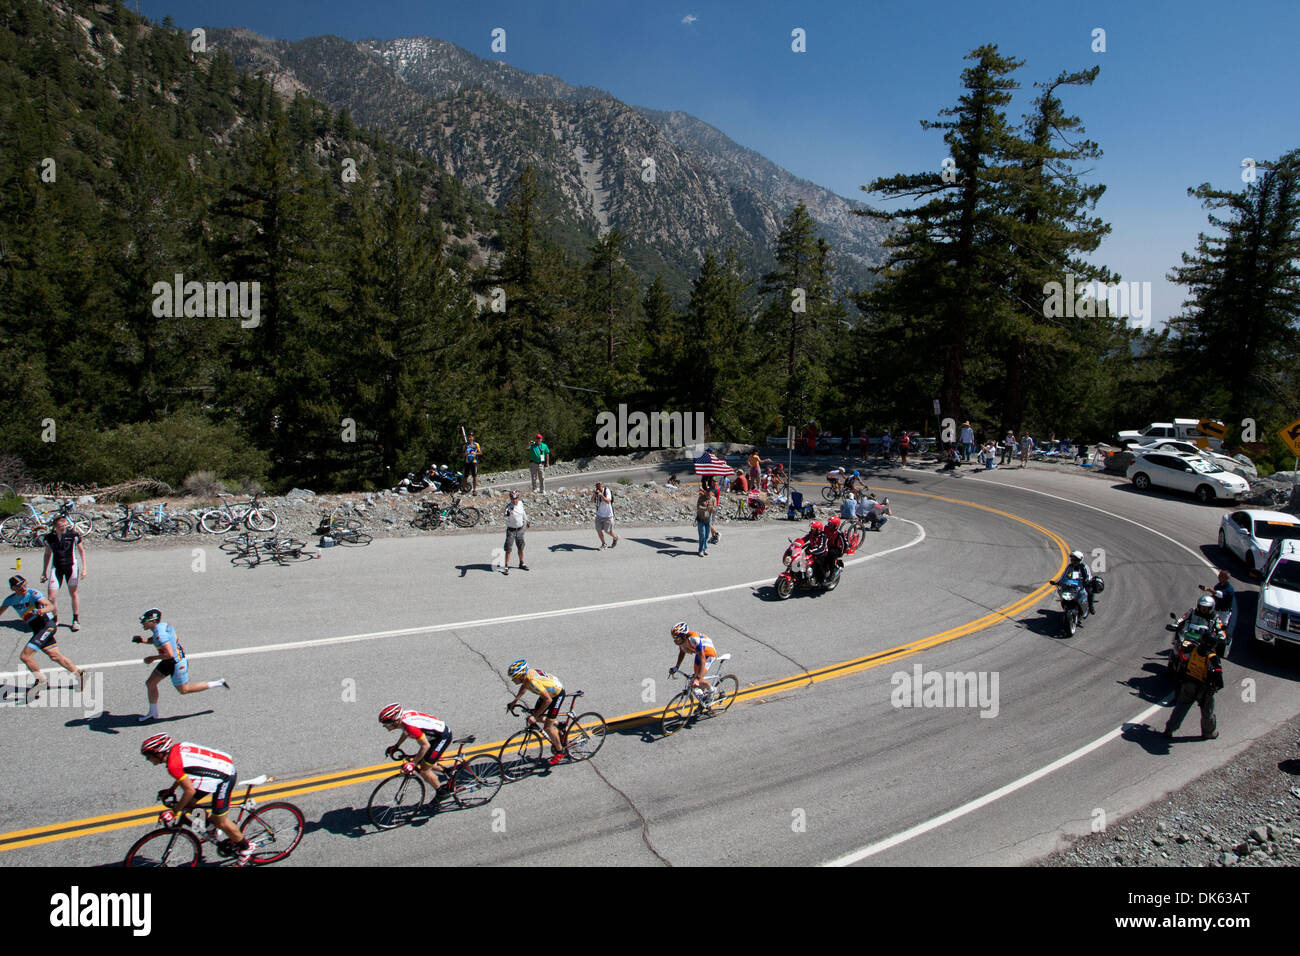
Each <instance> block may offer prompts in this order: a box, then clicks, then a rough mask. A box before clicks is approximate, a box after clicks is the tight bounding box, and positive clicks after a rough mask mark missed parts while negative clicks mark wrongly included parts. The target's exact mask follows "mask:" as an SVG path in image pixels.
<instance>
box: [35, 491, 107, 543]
mask: <svg viewBox="0 0 1300 956" xmlns="http://www.w3.org/2000/svg"><path fill="white" fill-rule="evenodd" d="M60 515H62V516H63V517H65V518H67V519H68V524H69V525H71V526H72V527H73V528H74V529H76V530H77V531H78V532H79V533H80V534H81V536H82V537H85V536H86V535H88V534H90V533H91V532H92V531H93V529H94V525H95V519H94V518H92V517H91V516H90V515H88V514H82V513H81V512H80V511H77V510H75V507H74V506H73V503H72V501H71V499H69V500H66V501H62V502H60V503H59V506H58V507H57V508H52V509H50V510H49V511H43V512H41V514H40V515H39V516H38V520H39V521H40V522H41V523H42V524H45V525H53V524H54V519H55V518H57V517H59V516H60Z"/></svg>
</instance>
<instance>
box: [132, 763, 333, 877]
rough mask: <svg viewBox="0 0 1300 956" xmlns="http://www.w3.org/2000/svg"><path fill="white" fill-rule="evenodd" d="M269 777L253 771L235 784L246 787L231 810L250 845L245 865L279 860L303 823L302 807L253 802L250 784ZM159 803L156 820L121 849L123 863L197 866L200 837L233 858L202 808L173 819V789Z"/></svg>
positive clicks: (292, 844)
mask: <svg viewBox="0 0 1300 956" xmlns="http://www.w3.org/2000/svg"><path fill="white" fill-rule="evenodd" d="M274 779H275V778H274V777H267V776H261V777H254V778H253V779H251V780H241V781H240V782H239V783H238V784H237V785H236V786H239V787H245V788H247V789H245V790H244V799H243V801H242V802H241V804H240V806H239V812H238V813H237V814H236V816H235V826H237V827H239V829H240V830H241V831H242V832H243V834H244V838H245V839H246V840H248V842H249V843H250V844H252V845H253V848H254V850H253V855H252V856H250V857H249V858H248V865H250V866H263V865H265V864H267V863H274V862H276V861H277V860H283V859H284V858H285V857H287V856H288V855H289V854H290V853H292V852H293V851H294V849H295V848H296V847H297V846H298V843H299V841H300V840H302V834H303V831H304V830H305V829H306V827H307V821H306V819H305V818H304V817H303V815H302V811H301V810H299V809H298V808H297V807H295V806H294V805H293V804H292V803H285V802H284V801H277V802H275V803H268V804H266V805H265V806H259V805H258V803H257V801H256V800H255V799H254V798H253V788H254V787H260V786H262V785H263V784H267V783H270V782H271V781H272V780H274ZM163 805H164V806H166V807H167V809H166V810H164V811H163V812H162V813H161V814H159V817H158V821H159V823H161V824H162V825H161V826H160V827H159V828H158V829H157V830H152V831H150V832H149V833H146V834H145V835H144V836H142V837H141V838H140V839H138V840H136V841H135V843H134V844H132V846H131V849H130V850H128V851H127V854H126V860H125V861H124V862H123V865H124V866H198V865H199V863H200V862H201V861H202V859H203V844H205V843H211V844H213V845H214V846H215V847H216V851H217V855H218V856H221V857H223V858H225V859H227V860H234V859H236V858H237V856H238V853H239V851H238V850H237V849H235V848H234V847H233V846H232V845H231V844H230V841H229V840H226V839H225V838H224V837H223V836H222V834H221V831H220V830H218V829H217V827H216V826H215V825H214V824H212V823H210V822H207V820H206V814H205V811H203V810H202V809H199V808H195V809H193V810H191V811H190V812H189V814H188V817H189V819H188V821H187V820H186V819H185V818H184V817H181V818H179V819H178V818H177V817H176V815H175V813H174V812H173V811H174V809H175V807H176V794H174V793H172V794H168V795H167V796H166V797H165V798H164V799H163Z"/></svg>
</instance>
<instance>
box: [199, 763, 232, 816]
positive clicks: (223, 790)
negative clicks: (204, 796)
mask: <svg viewBox="0 0 1300 956" xmlns="http://www.w3.org/2000/svg"><path fill="white" fill-rule="evenodd" d="M187 776H189V778H190V783H192V784H194V789H195V790H197V791H198V792H199V793H210V794H212V809H211V810H209V811H208V815H209V816H213V817H223V816H225V815H226V812H227V811H228V810H229V809H230V797H231V794H233V793H234V792H235V775H234V774H233V773H223V774H219V775H215V776H206V775H205V776H198V775H195V774H187ZM195 805H196V806H197V803H196V804H195Z"/></svg>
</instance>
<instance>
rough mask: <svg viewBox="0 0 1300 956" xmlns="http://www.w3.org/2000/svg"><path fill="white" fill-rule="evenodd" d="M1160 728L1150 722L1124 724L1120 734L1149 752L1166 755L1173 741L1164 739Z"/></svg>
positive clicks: (1176, 738) (1179, 738) (1180, 738)
mask: <svg viewBox="0 0 1300 956" xmlns="http://www.w3.org/2000/svg"><path fill="white" fill-rule="evenodd" d="M1161 729H1162V728H1159V727H1152V726H1151V725H1150V724H1125V725H1124V730H1123V732H1122V733H1121V734H1120V736H1121V737H1123V738H1124V739H1125V740H1127V741H1128V742H1129V743H1131V744H1137V745H1138V746H1140V747H1141V748H1142V749H1143V750H1145V751H1146V752H1147V753H1149V754H1165V755H1168V753H1169V745H1170V744H1171V743H1173V741H1171V740H1165V738H1164V737H1163V736H1162V735H1161ZM1185 739H1187V738H1183V737H1175V738H1174V740H1185ZM1198 739H1199V735H1198Z"/></svg>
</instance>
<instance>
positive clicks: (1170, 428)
mask: <svg viewBox="0 0 1300 956" xmlns="http://www.w3.org/2000/svg"><path fill="white" fill-rule="evenodd" d="M1199 424H1200V419H1199V418H1175V419H1174V420H1173V421H1172V422H1152V423H1151V424H1150V425H1148V426H1147V427H1146V428H1143V429H1142V430H1141V431H1122V432H1120V433H1119V440H1120V444H1123V445H1127V444H1129V443H1133V444H1137V445H1150V444H1152V443H1153V442H1158V441H1160V440H1161V439H1162V438H1173V439H1177V440H1181V441H1190V442H1195V441H1197V440H1198V439H1200V438H1205V437H1206V436H1204V435H1202V434H1201V432H1200V430H1199V429H1198V428H1197V427H1196V426H1197V425H1199ZM1209 445H1210V447H1211V448H1222V447H1223V442H1222V441H1221V440H1220V439H1218V438H1210V439H1209Z"/></svg>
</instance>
